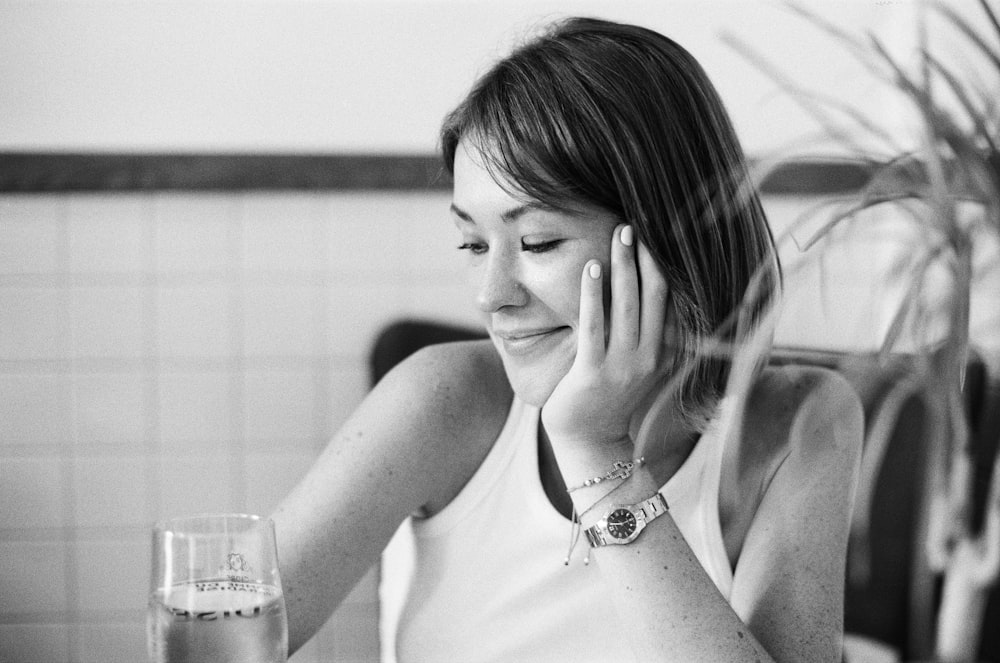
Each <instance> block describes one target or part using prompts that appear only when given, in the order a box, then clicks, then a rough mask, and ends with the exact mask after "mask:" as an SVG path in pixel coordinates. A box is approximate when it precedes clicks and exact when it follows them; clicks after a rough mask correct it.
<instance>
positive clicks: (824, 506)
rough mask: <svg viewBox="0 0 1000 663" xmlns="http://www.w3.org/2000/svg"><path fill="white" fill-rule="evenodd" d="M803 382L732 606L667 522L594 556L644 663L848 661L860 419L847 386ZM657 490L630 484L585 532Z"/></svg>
mask: <svg viewBox="0 0 1000 663" xmlns="http://www.w3.org/2000/svg"><path fill="white" fill-rule="evenodd" d="M803 377H804V380H805V381H806V382H807V383H808V384H806V385H805V386H804V388H803V389H801V390H800V391H802V392H804V394H802V395H801V401H800V402H799V403H797V404H796V406H793V407H792V415H793V416H792V419H791V421H790V422H788V425H787V426H786V427H785V430H786V432H787V435H788V440H787V442H788V444H787V445H784V444H782V445H781V447H782V448H784V449H787V454H785V455H784V458H783V460H781V461H780V464H779V466H778V468H777V471H776V472H774V474H773V476H772V477H771V478H770V481H769V483H768V485H767V488H766V491H765V492H764V495H763V498H762V499H761V501H760V505H759V507H758V509H757V512H756V514H755V516H754V518H753V521H752V524H751V526H750V529H749V532H748V533H747V536H746V539H745V541H744V543H743V546H742V552H741V554H740V557H739V562H738V564H737V566H736V569H735V578H734V583H733V590H732V595H731V597H730V602H731V606H730V603H727V602H726V601H725V600H724V598H723V597H722V596H721V595H720V594H719V592H718V591H717V590H716V588H715V585H714V584H713V582H712V581H711V579H710V578H709V576H708V575H707V573H705V571H704V570H703V569H702V567H701V565H700V564H699V563H698V561H697V559H696V558H695V557H694V554H693V553H692V552H691V549H690V548H689V547H688V545H687V543H686V542H685V541H684V539H683V536H682V535H681V533H680V531H679V530H678V529H677V526H676V525H675V524H674V522H673V520H672V519H671V518H670V517H669V515H667V516H664V517H661V518H658V519H657V520H655V521H654V522H653V523H651V524H650V525H649V527H647V528H646V530H645V531H644V532H643V533H642V535H641V536H640V537H639V539H637V540H636V541H635V542H633V543H631V544H629V545H627V546H608V547H605V548H600V549H595V550H594V553H593V554H594V558H595V560H596V561H597V563H598V565H599V568H600V569H601V574H602V578H603V579H604V581H605V582H606V584H607V586H608V588H609V593H610V595H611V598H612V599H613V600H614V601H615V603H616V607H617V608H618V611H619V614H620V615H621V617H622V621H623V623H625V624H629V625H630V626H631V627H633V628H636V629H637V630H638V637H637V638H636V640H635V649H636V653H637V654H638V657H639V659H640V660H658V658H661V657H662V655H663V652H668V651H669V652H671V655H672V656H676V657H677V660H684V661H692V662H696V661H768V660H774V661H781V662H783V663H788V662H791V661H802V662H809V663H813V662H823V661H829V662H834V661H840V660H841V646H842V635H843V587H844V562H845V555H846V548H847V536H848V529H849V520H850V512H851V505H852V499H853V494H854V488H855V483H856V480H857V473H858V463H859V460H860V451H861V435H862V413H861V406H860V403H859V402H858V399H857V396H856V395H855V394H854V391H853V390H852V389H851V387H850V386H849V385H848V384H847V383H846V381H844V380H843V379H842V378H840V377H839V376H837V375H835V374H832V373H826V372H823V373H821V374H816V373H813V374H811V375H808V376H803ZM799 386H800V387H803V385H801V384H800V385H799ZM789 396H790V395H789V394H775V395H774V399H775V400H777V399H779V398H786V399H787V398H788V397H789ZM773 404H774V405H775V408H776V409H781V408H782V407H787V405H785V406H779V405H778V404H777V403H773ZM779 428H781V427H780V426H779ZM771 430H773V429H769V431H771ZM751 437H752V434H751ZM748 441H749V443H753V442H754V441H753V440H752V439H751V440H748ZM758 442H762V441H760V440H758ZM764 443H765V444H766V442H764ZM659 486H660V482H659V480H658V479H656V478H654V477H653V476H652V475H651V474H650V473H649V472H646V471H641V472H640V473H639V474H636V475H633V477H632V478H631V479H629V481H628V483H627V484H626V485H624V486H623V487H622V488H621V489H620V490H618V491H616V492H615V493H614V494H613V495H612V496H611V497H610V498H609V499H607V500H602V501H601V503H600V505H599V507H598V508H597V509H595V510H594V512H593V513H594V515H592V516H591V517H590V518H589V519H585V521H584V524H585V525H587V524H590V522H591V521H593V520H594V519H596V518H597V516H599V515H601V514H603V512H604V509H605V508H606V507H607V505H609V504H610V503H631V502H637V501H639V500H642V499H645V498H647V497H649V496H650V495H652V494H654V493H655V492H656V491H657V490H658V489H659ZM668 514H669V512H668Z"/></svg>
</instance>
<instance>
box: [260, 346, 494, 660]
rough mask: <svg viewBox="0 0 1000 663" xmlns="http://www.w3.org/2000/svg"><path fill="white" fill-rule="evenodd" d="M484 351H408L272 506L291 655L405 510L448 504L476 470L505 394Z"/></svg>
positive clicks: (324, 617) (368, 561)
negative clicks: (285, 494)
mask: <svg viewBox="0 0 1000 663" xmlns="http://www.w3.org/2000/svg"><path fill="white" fill-rule="evenodd" d="M490 356H491V350H490V349H489V348H487V347H485V346H483V345H482V344H478V343H460V344H449V345H447V346H435V347H433V348H427V349H425V350H423V351H421V352H418V353H417V354H415V355H414V356H412V357H410V358H409V359H407V360H406V361H405V362H403V364H401V365H400V366H399V367H397V368H396V369H395V370H393V371H392V372H391V373H390V374H389V375H387V376H386V377H385V378H384V379H383V380H382V381H381V382H380V383H379V384H378V385H377V386H376V387H375V389H374V390H373V391H372V392H371V393H370V394H369V395H368V397H367V398H366V399H365V400H364V402H363V403H362V404H361V406H360V407H359V408H358V410H357V411H356V412H355V413H354V414H353V415H352V416H351V417H350V419H348V421H347V422H346V423H345V424H344V426H343V428H341V430H340V431H339V432H338V433H337V434H336V435H335V436H334V438H333V439H332V440H331V442H330V443H329V445H328V446H327V448H326V449H325V450H324V451H323V453H322V454H321V455H320V457H319V458H318V459H317V461H316V462H315V463H314V465H313V466H312V468H311V469H310V470H309V472H308V473H307V474H306V476H305V477H304V478H303V479H302V481H301V482H300V483H299V484H298V486H296V488H295V489H294V490H293V491H292V492H291V493H290V494H289V495H288V497H287V498H286V499H285V500H283V501H282V503H281V504H280V505H279V506H278V508H277V510H276V511H275V513H274V514H273V516H272V517H273V518H274V521H275V527H276V531H277V538H278V549H279V550H278V553H279V558H280V560H281V574H282V585H283V588H284V593H285V601H286V606H287V609H288V624H289V652H294V651H295V650H296V649H298V648H299V647H300V646H301V645H303V644H304V643H305V642H306V641H307V640H309V638H311V637H312V636H313V634H314V633H315V632H316V631H317V630H318V629H319V627H320V626H322V625H323V623H324V622H325V621H326V620H327V619H328V618H329V616H330V614H331V613H332V612H333V611H334V609H336V607H337V606H338V605H339V604H340V602H341V601H342V600H343V599H344V597H346V596H347V594H348V593H349V592H350V591H351V589H352V588H353V587H354V585H355V584H356V583H357V581H358V580H359V579H360V578H361V577H362V576H363V575H364V573H365V572H366V571H367V570H368V569H369V568H370V567H371V565H372V564H373V563H375V561H376V560H377V559H378V557H379V555H380V554H381V552H382V550H383V548H384V547H385V545H386V544H387V543H388V541H389V539H390V537H391V536H392V534H393V533H394V532H395V531H396V528H397V527H398V526H399V524H400V523H401V522H402V521H403V519H404V518H406V517H407V516H408V515H410V514H411V513H413V512H415V511H417V510H418V509H421V508H424V507H428V506H434V505H439V504H442V503H447V501H448V500H450V498H451V497H452V496H454V494H456V493H457V492H458V490H460V488H461V486H462V485H464V483H465V481H466V480H467V479H468V477H469V476H471V475H472V473H473V472H474V471H475V469H476V468H477V467H478V464H479V462H480V461H481V459H482V457H483V456H484V455H485V453H486V452H487V451H488V450H489V445H490V444H491V443H492V440H493V439H495V438H496V433H498V432H499V430H500V428H501V427H502V425H503V416H504V415H505V414H506V410H505V408H504V407H503V406H504V404H505V403H509V400H510V396H509V392H507V391H505V389H506V382H505V381H504V380H503V379H497V377H496V376H497V375H498V370H500V369H499V367H498V365H497V364H496V362H495V360H492V359H491V358H490ZM499 375H500V376H502V371H501V372H500V373H499ZM470 421H476V422H477V425H476V426H470V425H467V424H468V422H470ZM493 429H495V430H493Z"/></svg>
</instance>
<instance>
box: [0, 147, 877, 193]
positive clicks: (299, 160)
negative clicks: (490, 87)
mask: <svg viewBox="0 0 1000 663" xmlns="http://www.w3.org/2000/svg"><path fill="white" fill-rule="evenodd" d="M868 177H869V175H868V171H867V169H866V168H864V167H863V166H860V165H858V164H854V163H847V162H824V161H810V162H800V163H795V164H784V165H782V166H779V167H778V168H776V169H775V170H773V171H772V172H771V173H770V174H769V175H768V177H767V178H766V179H765V180H764V182H763V183H762V185H761V189H762V191H763V192H764V193H768V194H777V195H810V194H835V193H847V192H851V191H855V190H857V189H858V188H860V187H861V186H863V185H864V183H865V182H867V181H868ZM449 186H450V180H449V178H448V176H447V174H446V173H444V171H443V168H442V166H441V160H440V158H439V157H437V156H436V155H393V154H388V155H344V154H342V155H290V154H254V155H249V154H247V155H243V154H85V153H18V152H0V193H18V192H25V193H28V192H31V193H46V192H48V193H54V192H72V191H254V190H315V191H337V190H342V191H351V190H395V191H428V190H446V189H447V188H448V187H449Z"/></svg>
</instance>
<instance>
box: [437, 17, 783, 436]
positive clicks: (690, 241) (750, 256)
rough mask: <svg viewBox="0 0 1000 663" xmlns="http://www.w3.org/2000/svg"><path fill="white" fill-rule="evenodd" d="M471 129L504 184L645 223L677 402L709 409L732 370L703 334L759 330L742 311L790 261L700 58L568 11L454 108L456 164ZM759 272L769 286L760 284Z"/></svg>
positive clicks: (450, 139) (558, 203) (556, 202)
mask: <svg viewBox="0 0 1000 663" xmlns="http://www.w3.org/2000/svg"><path fill="white" fill-rule="evenodd" d="M462 139H466V140H467V141H468V142H469V144H470V145H472V146H473V147H475V148H476V149H477V150H478V151H479V152H480V153H481V156H482V157H483V160H484V163H486V164H487V166H488V167H489V168H490V169H491V170H492V171H493V173H494V175H495V176H496V179H497V181H498V183H501V184H503V183H504V181H509V182H512V183H514V185H515V186H517V187H518V188H519V189H520V190H521V191H522V192H523V193H524V194H527V195H529V196H531V197H532V198H534V199H537V200H539V201H541V202H544V203H546V204H548V205H552V206H554V207H557V208H559V207H570V206H572V205H573V204H574V203H575V204H577V205H579V204H580V203H584V204H587V205H591V206H594V207H597V208H601V209H604V210H607V211H610V212H612V213H614V214H616V215H617V216H618V217H619V218H621V219H622V220H623V221H624V222H627V223H630V224H632V225H633V226H634V227H635V229H636V233H637V235H638V237H639V239H640V241H642V242H643V243H645V245H646V246H647V247H649V249H650V252H651V253H652V255H653V256H654V258H655V259H656V262H657V264H658V265H659V267H660V269H661V270H662V271H663V274H664V275H665V277H666V279H667V282H668V284H669V287H670V296H671V298H672V300H673V305H674V308H675V310H676V312H677V318H678V326H679V337H680V339H679V343H680V345H681V348H680V352H679V354H678V356H679V357H682V358H684V359H683V360H682V361H684V362H685V363H684V364H682V367H683V369H684V370H683V373H684V375H685V376H686V377H685V378H684V380H683V383H682V385H681V387H680V391H679V396H680V397H679V401H678V402H679V403H680V405H681V407H682V411H684V412H685V413H686V414H687V415H695V416H696V418H697V419H698V420H700V419H702V418H703V415H705V414H706V413H707V411H708V410H709V409H711V408H712V407H714V404H715V402H716V399H717V397H718V396H719V394H720V393H721V392H722V390H723V388H724V386H725V380H726V377H727V370H728V369H727V367H728V362H727V361H725V360H724V359H723V358H721V357H719V356H717V355H716V354H714V353H710V354H709V355H706V354H705V353H704V352H703V351H702V350H703V349H704V345H703V341H704V340H705V339H706V338H707V337H708V336H709V335H710V334H713V333H717V334H718V335H719V338H720V340H721V341H722V342H723V343H735V342H739V341H740V340H741V336H742V334H744V333H745V332H746V331H748V329H747V325H745V324H742V323H741V324H739V325H737V324H736V323H735V322H734V315H735V314H736V312H738V311H749V313H750V316H749V318H744V320H743V322H744V323H745V322H746V320H750V322H751V323H753V321H755V320H756V318H757V316H759V315H760V314H761V311H763V309H764V307H765V306H766V305H767V303H768V302H769V301H770V299H771V295H772V294H773V290H774V289H775V288H776V286H777V283H778V281H779V280H780V267H779V266H778V262H777V254H776V252H775V250H774V241H773V238H772V236H771V232H770V229H769V228H768V225H767V220H766V217H765V215H764V211H763V209H762V207H761V205H760V201H759V198H758V196H757V193H756V191H755V190H754V188H753V187H752V186H751V185H750V182H749V179H748V173H747V166H746V159H745V157H744V155H743V150H742V148H741V147H740V144H739V141H738V139H737V137H736V134H735V131H734V129H733V126H732V123H731V122H730V120H729V117H728V115H727V113H726V111H725V108H724V107H723V104H722V101H721V99H720V98H719V96H718V93H717V92H716V91H715V88H714V87H713V86H712V84H711V82H710V81H709V79H708V77H707V75H706V74H705V72H704V70H703V69H702V67H701V65H700V64H698V62H697V61H696V60H695V59H694V57H693V56H691V54H690V53H688V52H687V51H686V50H684V49H683V48H682V47H681V46H679V45H678V44H677V43H675V42H674V41H672V40H671V39H669V38H667V37H665V36H663V35H661V34H659V33H657V32H654V31H652V30H648V29H646V28H642V27H638V26H633V25H625V24H620V23H613V22H609V21H604V20H599V19H591V18H571V19H567V20H563V21H560V22H557V23H555V24H554V25H552V26H551V27H550V28H549V29H548V30H547V31H546V32H545V33H544V34H542V35H541V36H539V37H537V38H535V39H534V40H532V41H530V42H528V43H526V44H525V45H523V46H521V47H520V48H518V49H517V50H515V51H514V52H513V53H512V54H511V55H509V56H508V57H506V58H504V59H502V60H501V61H499V62H498V63H496V64H495V65H494V66H493V67H492V68H491V69H490V70H489V71H488V72H487V73H486V74H485V75H483V76H482V77H481V78H480V79H479V80H478V81H477V83H476V84H475V86H474V87H473V89H472V90H471V92H470V93H469V94H468V96H467V97H466V98H465V100H464V101H462V103H461V104H459V106H458V107H457V108H455V110H453V111H452V112H451V113H450V114H449V115H448V116H447V117H446V118H445V121H444V124H443V126H442V129H441V147H442V152H443V157H444V162H445V167H446V169H447V170H448V172H449V173H452V171H453V166H454V159H455V151H456V149H457V147H458V144H459V141H461V140H462ZM761 274H763V275H764V278H761ZM755 279H758V280H759V283H760V284H761V285H762V287H760V288H756V287H751V284H753V283H754V282H755ZM751 290H752V291H754V292H753V293H752V294H753V297H752V298H753V300H754V301H753V302H752V303H751V305H750V306H749V307H747V306H745V305H744V296H745V294H746V293H747V292H748V291H751ZM749 326H750V327H752V326H753V325H752V324H750V325H749Z"/></svg>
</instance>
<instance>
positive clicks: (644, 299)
mask: <svg viewBox="0 0 1000 663" xmlns="http://www.w3.org/2000/svg"><path fill="white" fill-rule="evenodd" d="M636 252H637V254H638V262H639V269H638V274H639V284H640V285H639V288H640V295H639V298H640V302H641V304H640V306H641V315H640V321H639V342H638V347H639V349H640V351H641V352H650V353H653V354H652V355H651V356H654V357H658V356H659V355H660V353H661V350H662V348H663V341H664V338H665V333H666V320H667V307H668V301H667V300H668V295H669V288H668V286H667V280H666V278H664V276H663V273H662V272H661V271H660V267H659V266H658V265H657V264H656V261H655V260H654V259H653V254H652V253H650V252H649V249H648V248H646V245H645V244H642V243H640V244H639V246H638V249H637V251H636Z"/></svg>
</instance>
